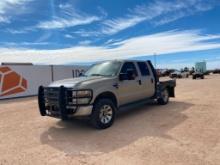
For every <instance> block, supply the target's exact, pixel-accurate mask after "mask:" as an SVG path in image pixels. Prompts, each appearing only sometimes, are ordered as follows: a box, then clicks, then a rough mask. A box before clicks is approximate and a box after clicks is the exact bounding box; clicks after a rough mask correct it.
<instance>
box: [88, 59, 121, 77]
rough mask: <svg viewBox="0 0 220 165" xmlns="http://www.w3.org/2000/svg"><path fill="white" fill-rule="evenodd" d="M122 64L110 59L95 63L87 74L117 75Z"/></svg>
mask: <svg viewBox="0 0 220 165" xmlns="http://www.w3.org/2000/svg"><path fill="white" fill-rule="evenodd" d="M120 66H121V62H119V61H108V62H103V63H99V64H95V65H93V66H92V67H91V68H90V69H89V70H88V71H87V72H86V73H85V74H84V75H85V76H116V75H117V73H118V71H119V69H120Z"/></svg>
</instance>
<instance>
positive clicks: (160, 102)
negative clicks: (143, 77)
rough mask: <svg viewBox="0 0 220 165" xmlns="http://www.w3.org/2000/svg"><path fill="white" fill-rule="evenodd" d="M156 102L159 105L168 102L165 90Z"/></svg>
mask: <svg viewBox="0 0 220 165" xmlns="http://www.w3.org/2000/svg"><path fill="white" fill-rule="evenodd" d="M157 102H158V104H160V105H165V104H167V103H168V102H169V92H168V89H167V88H166V89H164V90H163V91H162V92H161V97H160V98H158V99H157Z"/></svg>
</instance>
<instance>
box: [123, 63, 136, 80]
mask: <svg viewBox="0 0 220 165" xmlns="http://www.w3.org/2000/svg"><path fill="white" fill-rule="evenodd" d="M128 70H133V72H134V76H135V77H137V76H138V73H137V69H136V67H135V65H134V63H133V62H126V63H124V65H123V66H122V69H121V73H127V72H128Z"/></svg>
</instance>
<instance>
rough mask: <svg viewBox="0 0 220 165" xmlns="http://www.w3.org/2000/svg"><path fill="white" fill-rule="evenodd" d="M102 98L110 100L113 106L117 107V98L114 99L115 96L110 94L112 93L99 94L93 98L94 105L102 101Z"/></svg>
mask: <svg viewBox="0 0 220 165" xmlns="http://www.w3.org/2000/svg"><path fill="white" fill-rule="evenodd" d="M103 98H105V99H110V100H112V101H113V103H114V104H115V106H116V107H118V102H117V98H116V96H115V94H114V93H112V92H104V93H101V94H99V95H98V96H97V97H96V98H95V101H94V103H95V102H96V101H97V100H99V99H103Z"/></svg>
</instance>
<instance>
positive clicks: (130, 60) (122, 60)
mask: <svg viewBox="0 0 220 165" xmlns="http://www.w3.org/2000/svg"><path fill="white" fill-rule="evenodd" d="M107 61H119V62H146V61H147V60H133V59H114V60H106V61H103V62H107Z"/></svg>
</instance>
